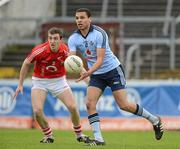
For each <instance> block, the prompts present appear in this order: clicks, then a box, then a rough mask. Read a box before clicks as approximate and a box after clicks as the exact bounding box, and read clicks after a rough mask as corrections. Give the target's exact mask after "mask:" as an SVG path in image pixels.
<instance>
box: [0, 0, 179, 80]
mask: <svg viewBox="0 0 180 149" xmlns="http://www.w3.org/2000/svg"><path fill="white" fill-rule="evenodd" d="M17 1H18V0H14V1H13V3H14V5H15V4H16V3H17V4H18V5H23V4H25V3H26V1H27V2H28V0H25V2H24V3H22V4H21V3H20V2H17ZM20 1H21V0H20ZM40 2H41V3H42V7H45V6H44V5H50V4H51V5H53V6H54V7H53V6H52V7H51V11H53V12H54V14H53V12H49V13H51V15H49V14H48V13H46V14H43V13H42V12H39V13H37V12H36V14H33V15H32V16H31V15H30V16H28V15H26V16H24V15H23V17H22V16H21V15H19V16H15V17H12V16H11V17H7V16H6V15H5V14H4V15H0V30H1V31H0V32H1V34H0V45H1V46H0V48H1V50H0V71H1V72H3V69H4V68H6V69H5V70H6V71H7V68H10V69H15V71H19V69H20V66H21V64H22V61H23V59H24V58H25V56H26V55H27V53H28V52H29V51H30V50H31V48H32V47H33V46H34V45H36V44H38V43H40V42H41V41H44V40H45V39H46V31H47V30H48V29H49V28H50V27H52V26H58V27H61V28H63V30H64V37H65V38H64V40H65V42H66V41H67V38H68V36H69V35H70V33H71V32H72V31H73V30H74V29H75V23H74V12H75V10H76V9H78V8H80V7H87V8H89V9H91V11H92V15H93V20H94V23H95V24H98V25H100V26H102V27H104V28H105V29H106V30H107V32H108V34H109V36H110V43H111V47H112V49H113V52H114V53H115V55H116V56H117V57H118V58H119V59H120V60H121V62H122V63H123V65H125V71H126V76H127V78H128V79H131V78H136V79H144V78H148V79H150V78H152V79H165V78H180V59H179V57H180V50H179V49H180V23H179V22H180V1H179V0H158V1H157V0H151V1H147V0H136V1H135V0H99V1H96V0H89V1H88V0H56V1H55V0H52V1H51V3H47V4H46V3H45V2H43V0H42V1H39V3H40ZM11 3H12V1H8V2H6V3H5V4H4V5H2V6H1V7H0V11H3V10H5V9H6V8H8V5H12V4H11ZM37 5H38V4H37ZM29 7H31V5H29ZM46 7H47V6H46ZM47 8H48V7H47ZM35 9H36V8H35ZM24 11H25V10H24ZM31 13H33V11H32V12H31ZM42 14H43V15H42ZM34 16H36V17H34ZM37 16H38V17H37ZM17 22H18V23H19V26H21V25H22V24H25V25H24V26H26V28H25V29H24V28H23V26H21V30H27V31H28V32H29V34H28V33H24V34H22V33H19V32H18V34H16V36H10V37H9V36H5V37H3V35H4V34H5V33H6V31H7V30H8V29H7V28H6V26H8V25H9V24H15V23H17ZM27 24H29V25H30V24H31V25H30V26H29V28H28V25H27ZM32 24H33V25H32ZM1 25H2V26H1ZM32 26H33V27H32ZM16 29H17V28H14V30H16ZM11 30H12V29H11ZM21 30H19V31H21ZM3 31H4V32H3ZM12 32H13V30H12ZM14 32H15V31H14ZM10 72H11V71H10ZM13 72H14V71H12V73H13ZM0 74H2V73H0ZM9 76H10V77H11V76H15V77H16V75H15V74H14V75H13V74H12V75H9ZM0 77H7V76H6V75H2V76H0Z"/></svg>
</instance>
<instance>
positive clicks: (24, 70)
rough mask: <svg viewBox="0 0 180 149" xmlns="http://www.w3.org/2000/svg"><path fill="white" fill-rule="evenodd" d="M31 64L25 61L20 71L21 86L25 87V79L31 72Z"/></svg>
mask: <svg viewBox="0 0 180 149" xmlns="http://www.w3.org/2000/svg"><path fill="white" fill-rule="evenodd" d="M29 65H30V64H29V63H28V62H27V61H26V60H25V61H24V62H23V64H22V67H21V70H20V75H19V85H21V86H22V85H23V82H24V78H25V77H26V75H27V72H28V70H29Z"/></svg>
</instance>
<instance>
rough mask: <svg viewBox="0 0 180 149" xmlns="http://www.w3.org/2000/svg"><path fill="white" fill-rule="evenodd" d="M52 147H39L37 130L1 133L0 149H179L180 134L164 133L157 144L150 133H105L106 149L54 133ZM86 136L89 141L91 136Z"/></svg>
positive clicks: (48, 145)
mask: <svg viewBox="0 0 180 149" xmlns="http://www.w3.org/2000/svg"><path fill="white" fill-rule="evenodd" d="M53 132H54V136H55V142H54V143H53V144H40V143H39V141H40V140H41V139H42V134H41V132H40V130H37V129H0V149H86V148H87V149H89V148H102V149H180V143H179V140H180V132H178V131H167V132H166V131H165V132H164V136H163V138H162V140H160V141H156V140H155V138H154V132H153V131H147V132H142V131H141V132H134V131H104V132H103V136H104V138H105V140H106V143H107V145H106V146H98V147H97V146H85V145H84V143H78V142H77V141H76V139H75V135H74V133H73V131H62V130H54V131H53ZM84 133H85V134H87V135H89V136H91V137H92V132H90V131H86V132H84Z"/></svg>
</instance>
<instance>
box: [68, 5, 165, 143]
mask: <svg viewBox="0 0 180 149" xmlns="http://www.w3.org/2000/svg"><path fill="white" fill-rule="evenodd" d="M75 18H76V24H77V28H78V29H77V30H76V31H74V32H73V34H72V35H71V36H70V37H69V39H68V46H69V49H70V54H76V51H80V52H81V54H82V56H83V57H84V58H85V60H86V61H87V64H88V68H89V69H88V70H87V71H83V72H82V73H81V76H80V77H79V78H78V79H77V81H81V80H83V79H85V78H88V77H90V81H89V85H88V88H87V102H86V107H87V111H88V119H89V122H90V125H91V126H92V129H93V133H94V140H92V141H91V142H90V143H89V145H105V141H104V139H103V137H102V134H101V129H100V120H99V115H98V113H97V110H96V104H97V102H98V100H99V98H100V96H101V95H102V94H103V91H104V89H105V88H106V87H107V86H109V87H110V88H111V90H112V94H113V96H114V98H115V100H116V103H117V104H118V106H119V107H120V108H121V109H122V110H125V111H128V112H130V113H133V114H135V115H138V116H141V117H144V118H146V119H147V120H149V121H150V122H151V123H152V125H153V127H154V131H155V137H156V139H157V140H160V139H161V137H162V135H163V128H162V122H161V119H160V118H159V117H157V116H155V115H153V114H151V113H150V112H148V111H147V110H145V109H144V108H143V107H141V106H140V105H138V104H135V103H130V102H128V100H127V91H126V89H125V85H126V80H125V76H124V71H123V68H122V65H121V63H120V61H119V60H118V59H117V58H116V56H115V55H114V54H113V53H112V51H111V49H110V46H109V43H108V35H107V33H106V32H105V31H104V30H103V29H102V28H100V27H98V26H95V25H92V23H91V12H90V11H89V9H87V8H80V9H78V10H76V13H75Z"/></svg>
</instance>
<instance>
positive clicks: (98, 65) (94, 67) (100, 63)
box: [88, 59, 103, 74]
mask: <svg viewBox="0 0 180 149" xmlns="http://www.w3.org/2000/svg"><path fill="white" fill-rule="evenodd" d="M102 63H103V59H97V61H96V63H94V65H93V66H92V67H91V68H90V69H89V70H88V73H89V74H92V73H93V72H95V71H96V70H97V69H98V68H99V67H101V65H102Z"/></svg>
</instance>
